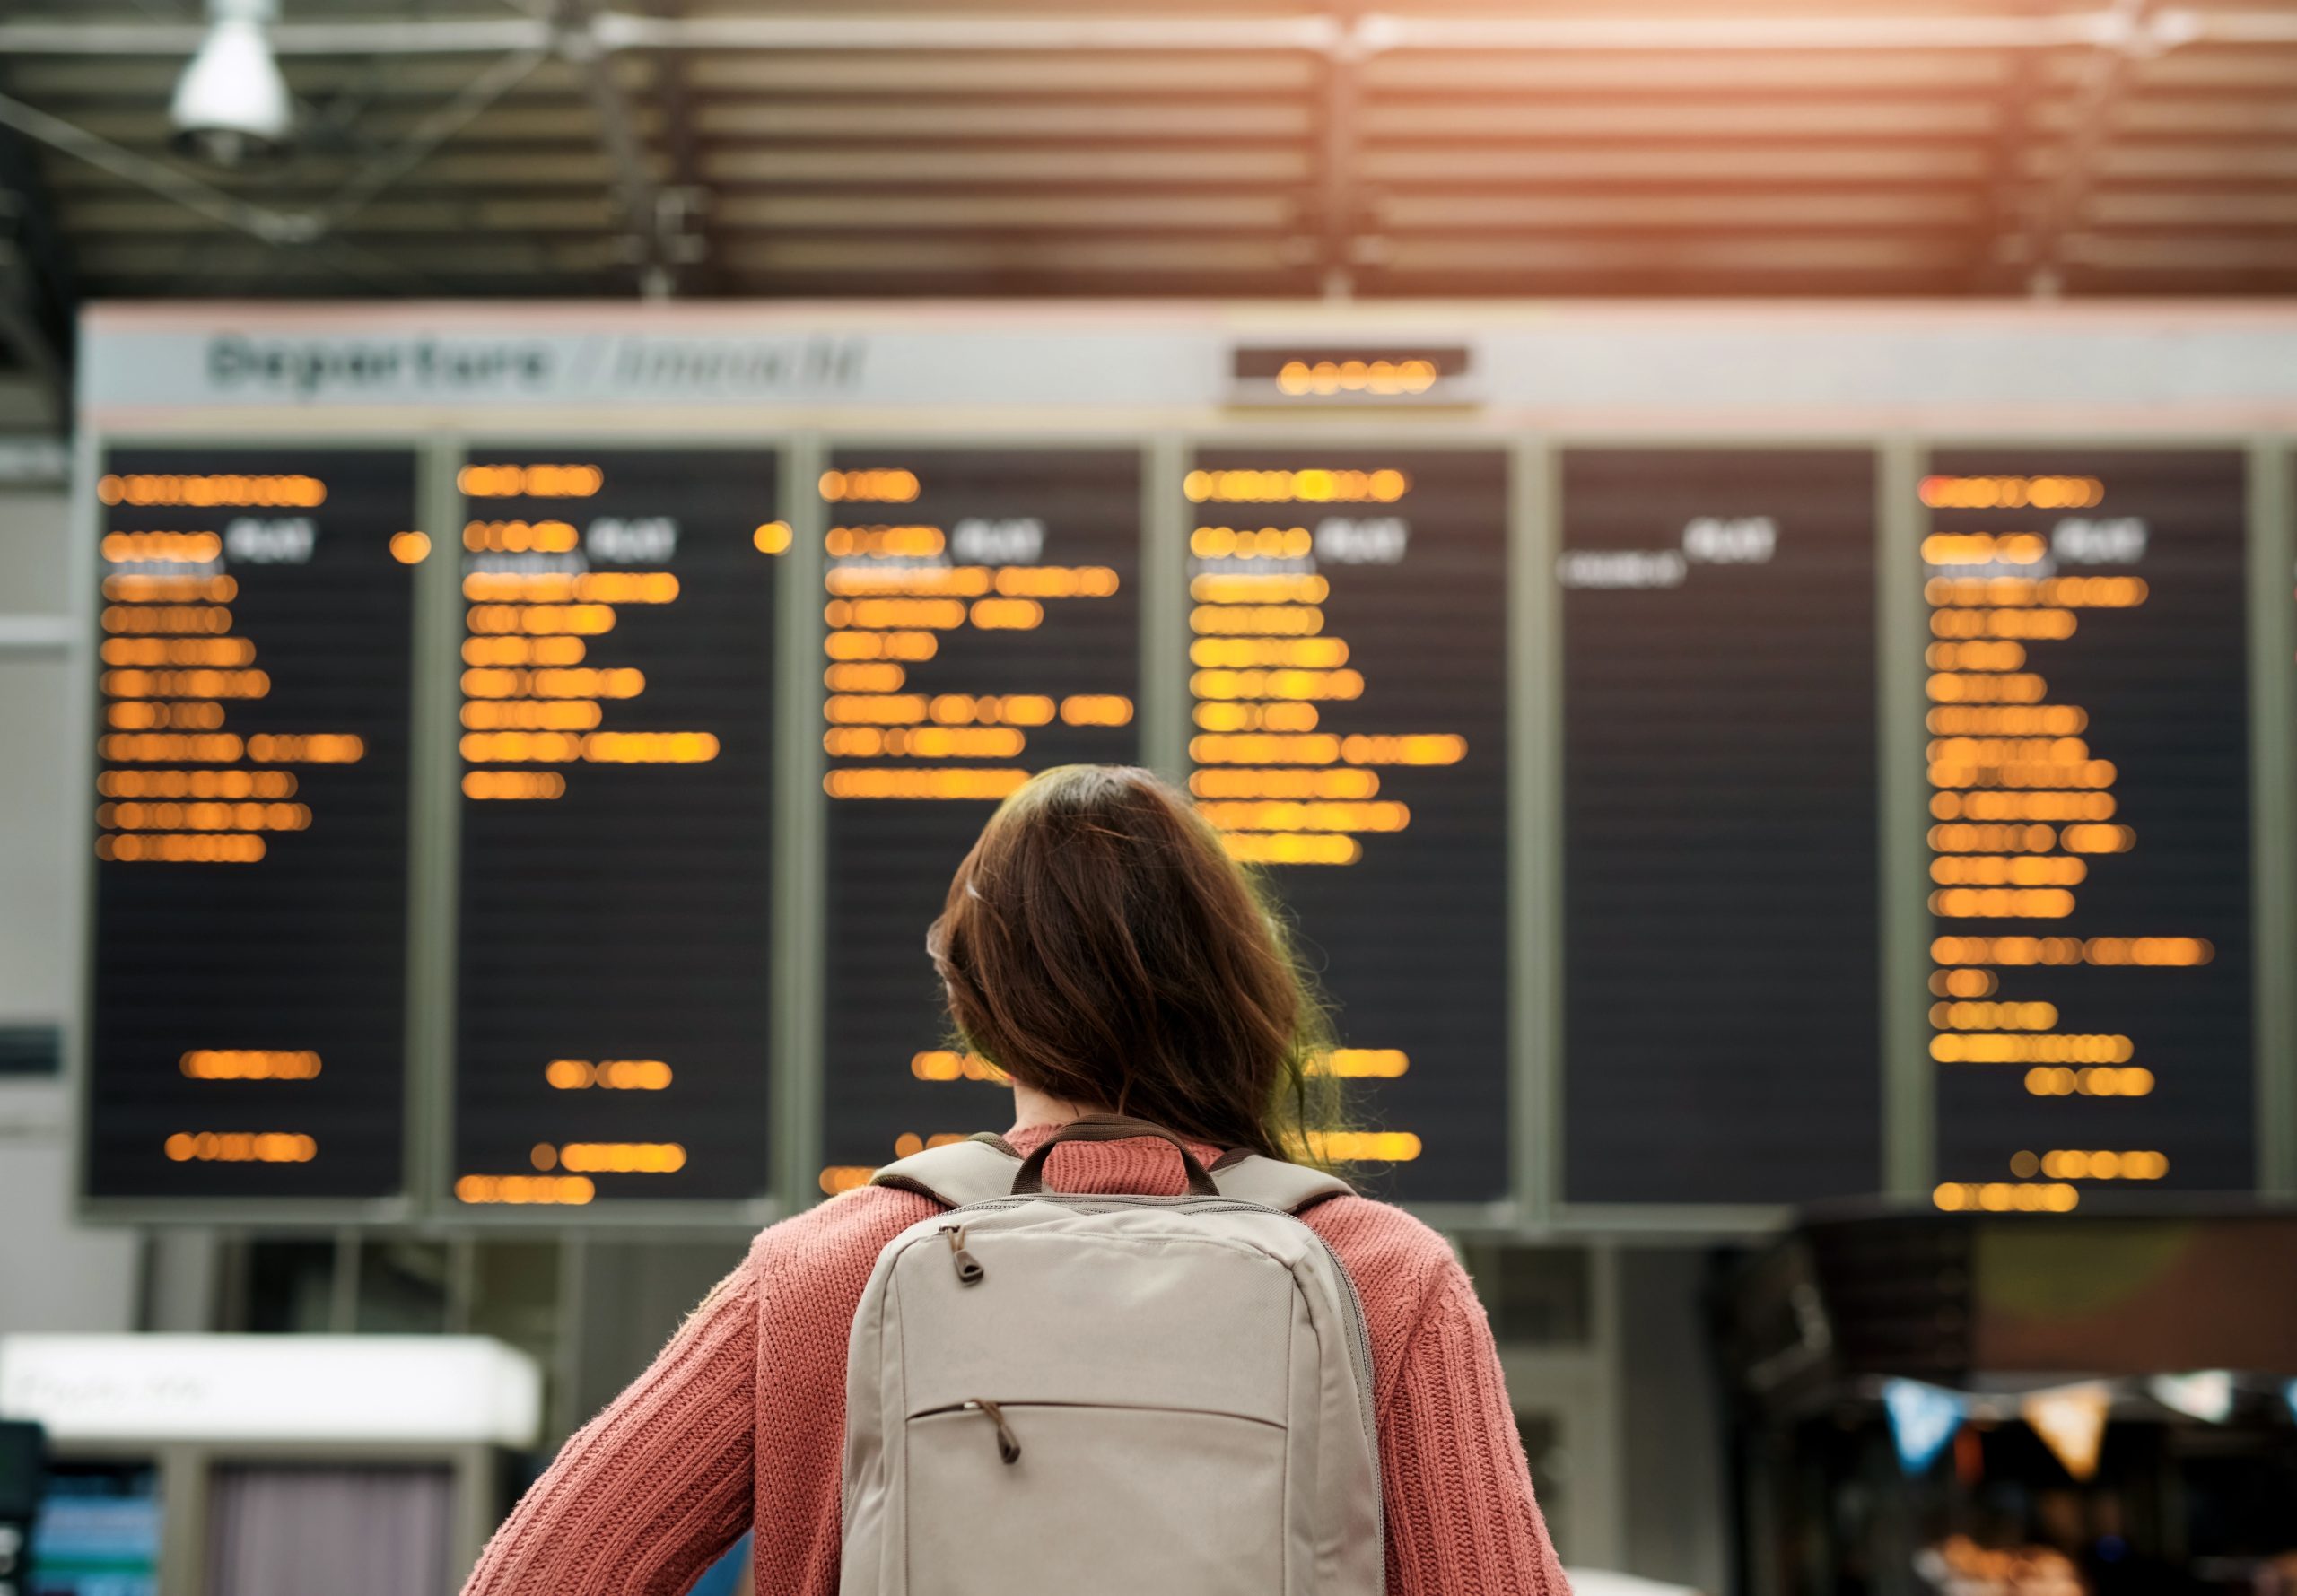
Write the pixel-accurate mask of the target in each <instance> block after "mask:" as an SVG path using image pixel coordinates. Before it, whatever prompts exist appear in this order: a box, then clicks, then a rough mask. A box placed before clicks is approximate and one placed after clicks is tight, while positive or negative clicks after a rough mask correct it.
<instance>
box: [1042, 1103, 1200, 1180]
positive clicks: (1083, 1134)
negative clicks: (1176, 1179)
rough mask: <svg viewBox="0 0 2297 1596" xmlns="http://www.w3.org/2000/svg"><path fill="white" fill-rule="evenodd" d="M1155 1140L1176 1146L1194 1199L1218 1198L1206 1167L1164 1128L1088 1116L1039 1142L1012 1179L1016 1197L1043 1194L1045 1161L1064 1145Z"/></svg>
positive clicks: (1117, 1116) (1128, 1119)
mask: <svg viewBox="0 0 2297 1596" xmlns="http://www.w3.org/2000/svg"><path fill="white" fill-rule="evenodd" d="M1142 1136H1153V1137H1156V1138H1159V1139H1160V1140H1163V1141H1168V1142H1170V1143H1172V1144H1173V1148H1174V1150H1175V1152H1177V1153H1179V1154H1180V1156H1181V1166H1182V1167H1183V1169H1185V1170H1187V1171H1188V1190H1189V1195H1191V1196H1192V1197H1218V1196H1219V1195H1220V1188H1219V1187H1218V1186H1217V1185H1215V1184H1214V1183H1213V1181H1212V1177H1211V1175H1210V1174H1209V1173H1206V1170H1205V1167H1204V1165H1203V1164H1200V1163H1198V1162H1197V1157H1196V1155H1195V1154H1194V1153H1192V1152H1190V1151H1189V1149H1188V1144H1187V1143H1186V1142H1184V1141H1183V1140H1182V1139H1181V1138H1179V1137H1177V1136H1175V1135H1174V1134H1173V1133H1172V1132H1171V1131H1169V1130H1167V1129H1165V1128H1164V1127H1163V1126H1162V1125H1152V1124H1150V1123H1149V1122H1148V1121H1146V1120H1136V1119H1133V1118H1131V1116H1129V1115H1125V1114H1087V1115H1085V1116H1084V1117H1083V1118H1082V1119H1077V1120H1071V1121H1069V1123H1068V1124H1066V1125H1063V1126H1061V1128H1060V1129H1057V1130H1055V1131H1054V1132H1053V1133H1052V1135H1051V1136H1048V1137H1046V1138H1044V1140H1043V1141H1042V1142H1039V1143H1038V1144H1037V1146H1036V1147H1035V1150H1033V1151H1032V1152H1031V1153H1030V1154H1029V1156H1027V1157H1026V1158H1024V1159H1022V1160H1021V1167H1020V1170H1019V1172H1018V1173H1016V1174H1015V1175H1014V1176H1013V1195H1014V1196H1015V1197H1035V1196H1037V1195H1038V1194H1039V1193H1041V1192H1043V1191H1044V1161H1045V1159H1046V1157H1047V1156H1049V1155H1050V1154H1051V1153H1052V1149H1053V1148H1054V1147H1058V1146H1060V1145H1061V1143H1062V1142H1065V1141H1131V1139H1133V1138H1135V1137H1142Z"/></svg>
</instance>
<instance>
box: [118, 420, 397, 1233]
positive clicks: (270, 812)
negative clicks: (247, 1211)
mask: <svg viewBox="0 0 2297 1596" xmlns="http://www.w3.org/2000/svg"><path fill="white" fill-rule="evenodd" d="M97 498H98V500H99V501H100V504H99V511H100V515H101V517H102V520H101V535H100V542H99V545H98V558H99V560H100V572H101V594H102V597H101V609H100V614H99V615H98V616H97V617H96V620H97V625H98V628H99V631H98V636H99V638H100V645H99V649H100V666H99V671H100V675H99V678H98V697H97V709H96V713H97V715H98V717H99V728H98V733H97V738H96V752H97V774H96V793H95V798H96V812H95V823H96V837H95V843H94V846H95V850H96V859H97V862H96V866H95V881H94V905H93V912H94V926H93V929H92V944H91V946H92V986H91V990H90V1015H89V1026H88V1048H89V1051H88V1072H89V1073H88V1082H87V1099H86V1101H87V1112H86V1115H85V1120H84V1126H85V1129H84V1132H83V1134H84V1135H85V1137H86V1151H87V1158H86V1176H85V1187H86V1190H87V1192H88V1194H89V1195H90V1196H92V1197H98V1198H114V1197H164V1198H170V1199H177V1198H236V1197H253V1196H266V1197H269V1196H278V1197H293V1198H301V1199H313V1198H376V1197H384V1196H389V1195H390V1194H392V1193H395V1192H397V1190H400V1187H401V1169H402V1163H403V1160H402V1156H401V1133H402V1125H403V1121H404V1111H403V1103H404V1100H405V1086H404V1080H405V1068H406V1058H405V1053H406V1048H405V1039H406V913H407V872H406V855H407V735H408V733H407V728H408V704H409V701H410V695H409V685H410V649H411V640H412V637H413V625H414V587H413V580H412V568H413V563H415V562H418V561H420V560H421V559H422V558H423V556H424V552H425V551H426V550H427V548H428V546H429V544H428V540H427V539H425V538H424V536H423V535H422V534H421V533H420V532H418V531H417V530H415V460H414V457H413V456H412V454H410V453H408V452H407V451H406V450H396V451H367V450H356V449H213V448H199V449H115V450H112V451H110V452H109V454H108V455H107V456H106V457H105V459H104V464H103V475H102V476H101V478H100V481H99V483H98V484H97Z"/></svg>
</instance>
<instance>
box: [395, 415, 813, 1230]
mask: <svg viewBox="0 0 2297 1596" xmlns="http://www.w3.org/2000/svg"><path fill="white" fill-rule="evenodd" d="M433 441H434V443H435V445H436V446H437V447H438V448H439V449H440V451H441V460H440V465H439V467H438V469H437V470H436V472H435V473H434V475H433V478H432V489H433V492H434V493H435V494H436V495H437V500H436V503H435V506H434V505H426V513H428V514H429V515H430V516H431V518H432V519H433V520H435V521H436V522H437V523H438V524H439V525H440V526H441V527H458V526H459V525H460V523H461V522H462V520H463V519H465V516H466V514H467V500H466V498H465V495H464V494H463V493H462V491H461V489H460V487H459V476H460V473H461V470H462V468H463V467H466V466H468V465H473V464H485V463H487V460H486V459H483V458H481V457H480V455H478V454H476V453H474V449H486V450H495V451H499V450H501V449H516V448H527V449H537V450H541V451H544V452H546V453H547V454H550V455H553V456H557V457H561V458H572V457H575V456H579V455H581V454H584V453H587V452H596V453H599V454H609V453H611V454H623V455H649V454H659V455H702V456H708V455H725V456H729V457H730V456H736V455H764V456H768V457H770V458H771V459H772V460H773V467H772V469H773V472H774V475H775V494H774V497H775V503H774V505H773V515H774V517H775V519H779V520H781V521H782V522H783V523H784V524H785V525H787V526H789V527H790V528H792V531H791V537H790V545H789V546H788V547H787V548H786V549H785V550H783V551H782V553H781V554H772V555H767V554H760V555H759V557H760V558H761V559H768V558H770V559H772V560H773V561H774V562H775V563H776V564H777V566H778V569H777V570H776V571H775V572H774V575H773V583H774V588H773V604H772V611H771V615H770V616H769V617H768V624H770V625H771V626H772V628H773V631H772V635H771V639H770V642H771V645H772V653H771V658H770V663H769V666H768V669H769V671H770V673H771V681H772V692H773V703H772V705H771V711H770V713H771V718H772V725H773V737H772V741H771V743H770V745H769V746H768V750H767V757H768V760H769V762H770V765H771V769H772V772H773V775H772V777H771V778H770V780H769V784H768V789H767V790H766V791H765V792H764V793H762V794H761V795H760V809H761V812H762V815H763V816H767V817H770V820H771V827H772V830H771V835H770V836H769V838H768V842H767V849H766V853H767V858H768V865H767V880H768V881H769V882H770V883H771V887H770V891H769V894H768V896H767V899H766V902H765V904H764V908H765V915H766V920H767V922H768V930H767V946H768V949H769V951H768V955H767V957H766V959H765V961H764V963H763V964H762V965H761V968H760V970H759V972H758V977H759V980H760V981H763V982H764V983H765V986H766V992H765V999H764V1000H765V1005H766V1015H767V1028H766V1033H765V1034H764V1036H762V1037H761V1038H760V1039H759V1055H760V1067H761V1068H764V1070H765V1072H766V1077H767V1078H766V1083H765V1091H764V1098H765V1101H766V1104H767V1114H766V1119H765V1125H764V1148H765V1156H764V1173H763V1177H762V1179H761V1180H760V1182H759V1186H758V1190H757V1191H756V1192H755V1195H753V1196H750V1197H747V1198H694V1199H680V1198H660V1197H658V1198H646V1197H618V1196H617V1197H608V1196H600V1197H599V1198H598V1199H595V1200H593V1201H590V1202H588V1203H585V1204H583V1205H581V1207H579V1208H565V1207H558V1206H555V1205H545V1204H510V1203H491V1202H490V1203H484V1204H473V1203H466V1202H463V1201H460V1200H459V1199H457V1197H456V1196H455V1194H454V1191H453V1189H452V1188H453V1184H454V1179H455V1173H454V1163H455V1152H456V1147H457V1146H458V1139H457V1125H456V1109H457V1102H456V1095H457V1079H456V1076H457V1071H458V1069H459V1029H458V1027H459V1016H460V1014H461V1005H460V1002H459V960H458V958H457V954H458V952H459V947H460V929H461V928H460V923H459V921H460V911H461V894H462V891H463V881H464V877H463V872H462V868H461V859H462V846H463V838H462V815H463V803H464V799H463V798H462V795H461V793H460V790H459V777H460V772H461V771H462V769H463V764H462V761H461V760H460V759H459V756H458V754H457V753H456V748H455V743H456V734H457V733H458V732H459V730H460V722H459V719H458V715H459V705H460V703H461V700H462V694H461V692H460V690H459V686H458V682H457V679H458V677H459V675H460V673H461V670H462V664H461V661H460V659H459V657H458V655H457V652H456V647H455V645H457V644H459V642H460V641H461V640H462V638H463V636H464V622H463V618H462V617H463V612H464V608H465V605H466V599H465V597H464V594H463V590H462V582H461V570H460V565H461V563H460V559H459V555H460V554H461V552H462V550H461V545H460V542H459V540H457V539H454V538H448V539H445V540H443V542H442V541H441V540H439V539H436V538H434V546H435V547H436V549H437V554H439V555H442V556H443V557H434V558H433V559H432V560H431V561H429V562H426V563H425V565H424V575H425V576H426V578H427V579H428V586H427V587H426V588H425V589H424V598H425V607H424V610H423V612H422V615H423V618H424V620H425V621H426V622H427V624H429V625H430V627H431V628H432V633H431V646H430V648H429V649H428V651H427V652H426V653H425V654H424V657H423V659H422V661H421V664H422V666H424V667H427V669H428V671H429V672H430V675H429V676H428V677H427V678H424V677H423V676H422V674H421V672H420V671H418V680H419V681H421V682H422V684H423V695H424V696H423V700H422V702H423V704H424V705H425V706H427V708H428V710H429V711H430V714H431V717H432V737H430V740H429V752H430V754H432V758H433V759H434V760H435V761H436V763H437V766H438V768H437V769H436V771H435V772H433V773H432V780H431V781H429V782H427V783H426V785H425V787H424V791H423V793H422V794H421V795H420V796H419V801H421V802H427V803H428V804H430V805H432V806H434V807H433V808H432V809H431V810H430V811H428V812H427V813H428V815H429V819H430V822H431V826H432V838H431V847H430V850H429V853H428V856H427V857H426V858H425V859H424V864H425V865H426V866H427V868H429V869H430V871H431V872H432V883H431V885H430V890H429V891H428V893H427V894H426V896H425V900H424V902H425V906H426V908H427V910H428V916H429V923H430V924H431V925H432V926H433V927H435V928H436V930H435V934H434V935H432V937H431V938H430V939H429V941H428V942H427V943H426V945H425V946H424V950H423V953H422V958H423V961H424V963H423V968H422V975H423V976H424V981H425V985H424V998H423V999H422V1001H423V1003H424V1014H423V1016H422V1018H423V1021H424V1023H425V1024H427V1025H428V1026H429V1030H428V1033H427V1034H426V1036H425V1042H426V1043H427V1057H428V1058H429V1059H430V1060H431V1067H430V1068H428V1069H427V1070H425V1071H424V1092H425V1096H424V1110H425V1125H424V1141H425V1147H424V1165H423V1184H422V1185H421V1186H419V1187H417V1188H415V1190H416V1193H417V1196H418V1199H419V1200H420V1202H421V1203H422V1205H423V1211H424V1214H425V1215H426V1217H428V1218H429V1219H430V1220H431V1221H432V1222H433V1223H435V1224H438V1225H442V1226H446V1227H451V1228H454V1229H457V1230H462V1231H503V1232H511V1233H517V1232H524V1231H530V1230H537V1229H539V1230H549V1231H563V1230H564V1229H566V1228H567V1227H568V1226H569V1225H577V1226H579V1227H580V1228H582V1229H586V1230H587V1229H599V1230H634V1231H655V1230H659V1231H684V1230H695V1229H719V1230H725V1231H729V1232H735V1231H747V1230H755V1229H756V1228H757V1227H758V1226H760V1225H764V1224H768V1223H771V1222H772V1221H773V1219H775V1218H777V1217H781V1215H782V1214H783V1213H785V1212H787V1211H789V1210H788V1209H787V1208H785V1207H784V1205H783V1203H782V1199H781V1191H780V1182H781V1179H782V1173H781V1172H782V1160H783V1157H784V1149H785V1145H786V1144H785V1137H786V1135H787V1131H786V1129H785V1128H784V1126H783V1124H782V1120H783V1117H784V1114H785V1112H786V1102H787V1081H788V1078H789V1077H790V1076H791V1075H793V1074H796V1073H799V1071H798V1070H796V1069H793V1068H790V1066H789V1065H788V1064H787V1062H786V1060H790V1059H792V1058H795V1057H797V1056H798V1054H797V1053H796V1052H795V1051H793V1050H794V1049H795V1048H796V1047H797V1046H799V1045H801V1042H799V1041H798V1040H793V1039H801V1038H802V1036H803V1034H804V1033H803V1031H802V1029H801V1028H800V1027H801V1026H802V1023H803V1016H802V1015H801V1014H799V1013H796V1012H793V1011H797V1010H802V1009H803V1008H804V1007H805V1004H804V999H803V994H802V992H801V991H800V990H799V989H798V988H796V987H795V986H793V984H792V982H791V979H790V975H791V972H790V967H789V966H790V960H789V959H788V958H787V957H784V956H780V955H782V953H783V951H784V950H786V949H789V948H790V946H792V945H793V941H794V943H795V944H796V945H799V946H802V945H803V944H804V943H805V942H806V941H808V938H807V937H806V936H805V935H804V927H805V925H806V923H807V921H806V920H805V917H804V909H803V903H804V900H803V898H802V897H801V896H800V895H799V893H800V891H801V888H800V887H799V886H798V885H794V884H793V883H792V881H791V876H792V875H793V873H795V872H796V871H797V870H798V869H799V868H801V866H802V861H803V859H804V858H805V850H806V845H807V840H806V838H805V836H804V834H803V833H802V832H801V831H800V830H798V829H793V825H794V823H793V817H792V815H791V814H790V811H791V809H792V808H793V807H802V806H793V804H792V801H791V800H792V792H791V781H790V776H791V773H792V770H793V767H795V766H797V765H799V764H801V763H802V761H801V760H799V759H797V758H793V754H798V753H799V752H800V750H799V749H797V748H794V747H793V746H792V744H791V739H790V736H789V731H788V720H789V716H790V713H791V712H792V709H793V705H794V704H795V703H796V702H798V699H797V697H796V696H795V693H796V691H797V689H801V688H802V686H803V683H802V682H800V683H799V684H797V685H796V688H793V685H792V683H791V681H790V675H791V666H792V661H793V659H794V658H795V655H794V653H793V643H792V635H791V634H792V632H803V630H804V628H805V624H806V616H807V615H808V614H811V615H812V616H813V619H814V624H815V625H816V626H817V627H818V623H819V606H817V605H816V606H811V608H810V609H809V608H808V606H807V605H806V604H804V603H802V602H800V601H801V600H802V599H804V598H806V597H808V596H809V594H808V592H806V591H800V590H799V589H800V588H801V586H802V584H803V583H804V582H805V581H806V580H808V571H813V574H812V576H811V578H810V580H812V581H813V583H814V584H815V585H816V586H818V584H819V575H818V571H817V570H815V568H814V566H813V565H811V564H809V563H808V545H807V539H806V538H805V536H804V534H803V530H802V523H801V522H800V521H799V519H797V518H798V517H799V514H800V512H801V510H802V508H803V506H804V505H805V503H806V501H807V500H808V498H810V497H811V495H809V494H807V493H802V492H800V491H799V484H798V483H797V481H796V479H795V477H794V475H793V473H794V472H796V471H797V470H798V469H799V462H800V458H801V454H802V451H801V449H799V435H797V434H793V433H790V432H781V431H777V432H769V433H766V434H764V435H761V436H741V435H735V434H730V433H728V432H723V431H712V432H699V433H694V434H687V433H683V432H680V433H674V434H663V433H660V432H655V431H653V430H651V429H631V430H628V431H617V430H613V429H607V428H601V427H598V426H597V425H595V424H582V425H572V426H564V427H548V428H546V427H542V426H540V425H538V424H537V423H535V422H534V421H533V420H532V419H531V418H530V417H529V416H527V415H520V414H514V415H512V416H511V417H508V418H506V419H505V421H504V422H503V423H502V424H501V425H464V426H461V427H459V428H458V429H456V430H455V431H454V432H452V433H450V434H440V435H435V436H434V439H433ZM488 458H493V457H492V456H489V457H488ZM807 481H808V483H810V481H811V478H810V477H808V478H807ZM815 542H816V545H818V539H816V540H815ZM813 559H814V560H815V561H817V560H818V553H817V552H816V553H815V554H814V555H813ZM434 568H435V569H434ZM816 652H818V650H816Z"/></svg>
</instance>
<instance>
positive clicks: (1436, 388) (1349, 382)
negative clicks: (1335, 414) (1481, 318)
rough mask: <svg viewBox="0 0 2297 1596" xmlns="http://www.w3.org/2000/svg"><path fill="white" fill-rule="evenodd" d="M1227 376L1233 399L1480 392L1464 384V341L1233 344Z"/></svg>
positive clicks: (1398, 398) (1364, 399)
mask: <svg viewBox="0 0 2297 1596" xmlns="http://www.w3.org/2000/svg"><path fill="white" fill-rule="evenodd" d="M1229 374H1230V377H1231V379H1232V386H1231V390H1230V396H1229V397H1230V400H1231V402H1232V403H1234V404H1238V405H1286V406H1295V405H1427V404H1435V405H1460V404H1470V403H1473V402H1475V401H1476V400H1477V399H1479V398H1480V397H1481V396H1480V394H1477V393H1474V392H1472V391H1471V389H1470V371H1469V358H1468V348H1467V345H1466V344H1411V345H1387V344H1383V345H1379V346H1377V347H1367V346H1364V345H1358V344H1239V345H1237V346H1236V349H1235V350H1234V351H1233V353H1232V354H1231V356H1230V369H1229Z"/></svg>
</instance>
